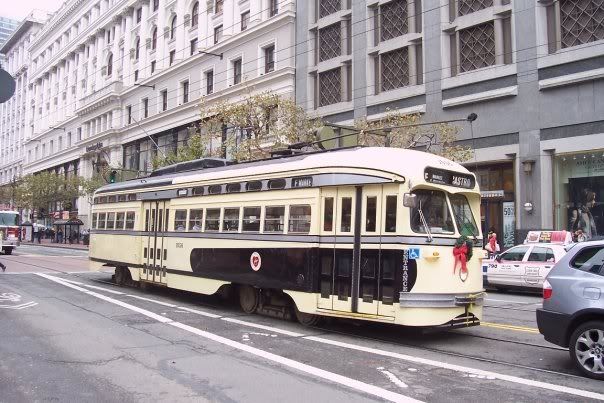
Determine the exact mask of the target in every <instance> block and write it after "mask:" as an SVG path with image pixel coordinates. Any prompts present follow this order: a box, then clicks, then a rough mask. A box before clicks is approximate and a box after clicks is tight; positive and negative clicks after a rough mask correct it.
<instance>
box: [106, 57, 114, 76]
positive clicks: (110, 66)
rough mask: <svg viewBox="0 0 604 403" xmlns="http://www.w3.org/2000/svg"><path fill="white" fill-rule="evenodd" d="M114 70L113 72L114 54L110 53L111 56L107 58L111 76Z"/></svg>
mask: <svg viewBox="0 0 604 403" xmlns="http://www.w3.org/2000/svg"><path fill="white" fill-rule="evenodd" d="M112 72H113V54H111V53H109V58H108V59H107V76H109V77H111V73H112Z"/></svg>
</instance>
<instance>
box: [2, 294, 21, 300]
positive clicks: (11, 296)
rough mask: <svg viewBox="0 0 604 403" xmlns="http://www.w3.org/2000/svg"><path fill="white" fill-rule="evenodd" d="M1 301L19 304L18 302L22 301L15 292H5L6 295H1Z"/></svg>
mask: <svg viewBox="0 0 604 403" xmlns="http://www.w3.org/2000/svg"><path fill="white" fill-rule="evenodd" d="M0 301H11V302H17V301H21V296H20V295H19V294H15V293H13V292H5V293H2V294H0Z"/></svg>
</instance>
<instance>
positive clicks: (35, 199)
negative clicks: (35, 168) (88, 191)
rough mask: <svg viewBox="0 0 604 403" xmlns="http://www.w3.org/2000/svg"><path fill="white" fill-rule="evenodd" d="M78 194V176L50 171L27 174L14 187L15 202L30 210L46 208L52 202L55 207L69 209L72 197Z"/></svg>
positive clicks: (79, 192) (79, 193)
mask: <svg viewBox="0 0 604 403" xmlns="http://www.w3.org/2000/svg"><path fill="white" fill-rule="evenodd" d="M80 195H81V190H80V178H79V177H77V176H69V177H66V176H65V175H60V174H55V173H51V172H40V173H37V174H35V175H27V176H25V177H24V178H23V180H22V181H21V183H20V184H19V186H18V187H17V188H16V189H15V201H16V204H17V205H19V206H20V207H22V208H29V209H31V210H41V209H44V210H48V209H49V208H50V207H51V206H52V205H53V204H56V206H57V208H65V209H71V208H72V207H73V206H71V203H72V201H73V199H75V198H77V197H79V196H80Z"/></svg>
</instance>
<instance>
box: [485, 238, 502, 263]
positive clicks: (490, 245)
mask: <svg viewBox="0 0 604 403" xmlns="http://www.w3.org/2000/svg"><path fill="white" fill-rule="evenodd" d="M485 249H486V250H487V251H488V252H489V259H492V258H493V257H494V256H495V255H496V254H497V252H499V251H500V248H499V244H498V243H497V233H496V232H495V231H493V232H489V235H488V240H487V245H486V247H485Z"/></svg>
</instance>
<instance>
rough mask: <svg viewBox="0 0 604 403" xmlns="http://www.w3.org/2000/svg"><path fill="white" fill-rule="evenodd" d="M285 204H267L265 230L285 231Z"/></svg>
mask: <svg viewBox="0 0 604 403" xmlns="http://www.w3.org/2000/svg"><path fill="white" fill-rule="evenodd" d="M284 220H285V206H267V207H266V208H265V210H264V232H283V223H284Z"/></svg>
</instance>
